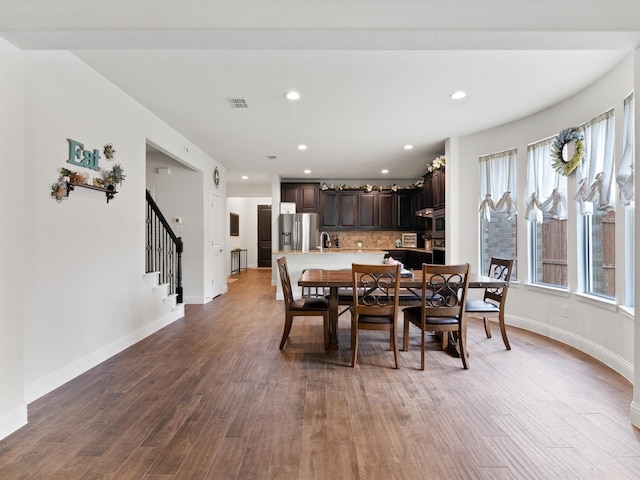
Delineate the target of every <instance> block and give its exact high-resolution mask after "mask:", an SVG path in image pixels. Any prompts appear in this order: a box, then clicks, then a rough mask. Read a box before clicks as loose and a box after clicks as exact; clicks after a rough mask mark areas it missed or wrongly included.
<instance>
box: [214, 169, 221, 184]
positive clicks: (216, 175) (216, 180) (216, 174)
mask: <svg viewBox="0 0 640 480" xmlns="http://www.w3.org/2000/svg"><path fill="white" fill-rule="evenodd" d="M213 183H215V184H216V187H218V185H220V172H219V171H218V167H216V168H215V170H214V171H213Z"/></svg>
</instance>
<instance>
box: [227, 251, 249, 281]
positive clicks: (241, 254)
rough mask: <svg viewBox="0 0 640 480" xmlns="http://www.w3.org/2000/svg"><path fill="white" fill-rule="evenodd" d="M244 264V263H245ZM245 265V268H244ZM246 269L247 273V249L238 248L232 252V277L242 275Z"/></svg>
mask: <svg viewBox="0 0 640 480" xmlns="http://www.w3.org/2000/svg"><path fill="white" fill-rule="evenodd" d="M243 262H244V263H243ZM243 264H244V267H243ZM243 268H244V271H245V272H246V271H247V249H246V248H245V249H240V248H236V249H234V250H231V275H233V274H234V273H240V271H241V270H242V269H243Z"/></svg>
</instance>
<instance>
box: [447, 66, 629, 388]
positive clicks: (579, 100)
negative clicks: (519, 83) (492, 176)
mask: <svg viewBox="0 0 640 480" xmlns="http://www.w3.org/2000/svg"><path fill="white" fill-rule="evenodd" d="M549 81H552V79H551V78H550V79H549ZM632 88H633V61H632V58H631V57H629V58H627V59H626V60H625V61H624V62H622V63H621V64H620V65H618V66H617V67H616V68H615V69H614V70H612V71H611V72H610V73H608V74H606V75H605V76H604V77H603V78H602V79H600V80H599V81H598V82H596V83H595V84H593V85H591V86H590V87H589V88H587V89H585V90H584V91H582V92H581V93H580V94H578V95H576V96H574V97H572V98H570V99H568V100H566V101H565V102H562V103H560V104H558V105H556V106H554V107H553V108H549V109H547V110H545V111H542V112H540V113H538V114H536V115H532V116H530V117H527V118H524V119H522V120H519V121H516V122H513V123H510V124H508V125H504V126H501V127H497V128H494V129H492V130H488V131H484V132H480V133H477V134H474V135H469V136H466V137H461V138H460V139H458V141H457V148H458V152H457V155H456V156H455V157H454V158H451V159H449V158H447V194H448V195H447V202H449V199H450V198H449V192H453V193H454V194H455V192H457V191H460V192H462V191H464V192H468V195H465V198H464V199H463V200H461V201H459V202H458V204H457V211H455V212H454V211H450V208H449V207H450V203H447V215H456V216H457V217H458V218H459V219H460V221H458V222H456V221H455V218H453V221H452V222H448V224H447V226H449V225H452V223H453V224H455V225H456V227H457V230H451V231H448V232H447V235H455V236H456V239H455V241H450V238H449V237H448V238H447V242H448V243H447V247H448V248H452V249H453V250H452V251H451V252H450V257H449V258H450V259H452V260H454V261H458V260H461V259H464V260H465V261H470V262H471V264H472V269H474V270H477V269H478V268H479V265H480V260H479V252H478V245H479V243H478V205H479V203H480V199H479V190H478V187H479V186H478V172H479V166H478V158H479V157H480V156H482V155H485V154H489V153H493V152H498V151H502V150H506V149H510V148H514V147H516V148H517V149H518V193H517V197H518V212H519V216H518V224H517V232H518V234H517V235H518V272H519V274H518V277H519V279H518V280H519V284H517V285H515V286H514V288H511V289H510V292H509V297H508V301H507V322H508V323H509V324H511V325H516V326H520V327H523V328H525V329H528V330H532V331H534V332H538V333H540V334H543V335H546V336H549V337H551V338H555V339H557V340H560V341H561V342H563V343H566V344H568V345H572V346H574V347H576V348H578V349H580V350H582V351H584V352H586V353H588V354H589V355H591V356H593V357H595V358H597V359H599V360H601V361H602V362H604V363H605V364H607V365H609V366H610V367H611V368H613V369H614V370H616V371H618V372H619V373H621V374H622V375H624V376H625V377H626V378H627V379H629V380H632V375H633V368H634V367H633V362H634V341H633V336H634V335H633V334H634V328H633V327H634V319H633V318H631V316H630V315H628V314H626V313H624V312H623V311H622V310H619V309H616V308H615V306H614V307H612V306H611V305H608V304H607V303H605V302H594V301H589V300H588V299H586V298H584V297H583V296H580V295H576V294H575V293H572V291H573V292H575V289H576V283H577V282H576V274H575V270H576V265H575V262H576V259H575V258H573V260H572V258H571V257H570V258H569V269H570V270H571V271H572V273H570V278H569V284H570V289H569V290H570V292H569V293H565V292H557V291H553V290H551V289H544V288H540V287H534V286H528V285H525V281H526V272H527V267H528V265H527V225H526V222H525V220H524V218H523V217H524V215H523V214H524V211H525V205H524V195H525V189H526V164H527V163H526V162H527V145H528V144H530V143H533V142H536V141H538V140H541V139H544V138H547V137H550V136H553V135H556V134H557V133H558V132H559V131H560V130H562V129H564V128H568V127H574V126H577V125H579V124H581V123H583V122H585V121H587V120H589V119H590V118H592V117H594V116H596V115H598V114H600V113H602V112H604V111H605V110H607V109H609V108H611V107H615V116H616V152H617V153H618V156H617V159H618V160H617V164H619V159H620V156H619V152H620V151H621V142H622V135H621V127H622V117H623V100H624V98H625V97H626V96H627V95H628V94H629V92H631V90H632ZM523 94H526V92H523ZM449 160H451V161H449ZM450 182H451V183H450ZM569 184H570V185H571V186H570V193H569V201H568V207H569V229H568V230H569V244H572V245H575V239H576V235H577V233H576V232H577V229H576V219H577V214H576V208H575V202H573V201H572V200H570V199H571V198H572V195H571V191H573V192H575V179H573V178H571V179H570V180H569ZM452 187H453V188H452ZM571 189H573V190H571ZM618 212H621V210H620V209H619V210H618ZM617 217H618V218H619V219H621V218H622V214H621V213H619V214H618V215H617ZM463 219H464V220H463ZM616 228H618V229H619V230H617V231H616V237H617V238H619V239H621V238H622V230H621V228H622V222H621V221H619V222H617V227H616ZM616 247H617V249H618V250H619V249H620V248H622V247H621V244H620V243H618V244H617V245H616ZM569 250H570V251H573V252H574V255H575V249H569ZM619 258H621V257H619ZM620 264H621V260H620V261H619V262H618V265H617V266H618V267H621V265H620ZM617 290H618V291H619V292H622V291H623V287H622V285H617ZM564 305H566V306H567V308H568V311H569V315H568V318H563V317H562V316H561V309H562V307H563V306H564ZM514 348H517V346H516V347H514Z"/></svg>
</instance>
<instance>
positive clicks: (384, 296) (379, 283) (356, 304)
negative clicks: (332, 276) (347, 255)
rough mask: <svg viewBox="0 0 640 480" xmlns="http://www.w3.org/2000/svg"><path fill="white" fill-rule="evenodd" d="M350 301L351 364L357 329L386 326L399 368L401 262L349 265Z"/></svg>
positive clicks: (382, 328)
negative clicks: (351, 302) (396, 263)
mask: <svg viewBox="0 0 640 480" xmlns="http://www.w3.org/2000/svg"><path fill="white" fill-rule="evenodd" d="M351 285H352V289H353V304H352V306H351V349H352V356H351V366H352V367H355V365H356V361H357V357H358V337H359V335H358V333H359V331H360V330H387V331H389V335H390V344H391V345H390V346H391V348H392V349H393V357H394V360H395V368H398V296H397V295H395V292H396V291H397V290H398V287H399V285H400V265H363V264H355V263H354V264H353V265H352V266H351Z"/></svg>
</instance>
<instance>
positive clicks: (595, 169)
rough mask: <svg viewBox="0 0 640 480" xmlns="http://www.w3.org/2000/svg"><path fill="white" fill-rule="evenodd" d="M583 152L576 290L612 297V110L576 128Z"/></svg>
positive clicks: (578, 177) (578, 197)
mask: <svg viewBox="0 0 640 480" xmlns="http://www.w3.org/2000/svg"><path fill="white" fill-rule="evenodd" d="M579 130H581V131H583V132H584V144H585V151H584V157H583V160H582V163H581V164H580V165H579V166H578V168H577V169H576V181H577V182H578V183H577V193H576V196H575V200H576V201H577V202H578V205H577V207H578V213H579V214H580V217H579V218H578V222H577V227H578V234H579V239H578V252H579V255H578V258H579V259H581V260H580V262H579V264H578V279H579V290H580V291H582V292H584V293H589V294H592V295H597V296H602V297H606V298H615V221H616V215H615V208H614V206H613V204H612V195H611V191H612V187H613V172H614V154H613V149H614V116H613V109H612V110H609V111H607V112H605V113H603V114H602V115H599V116H598V117H596V118H594V119H592V120H590V121H588V122H587V123H585V124H584V125H582V126H580V127H579Z"/></svg>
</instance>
